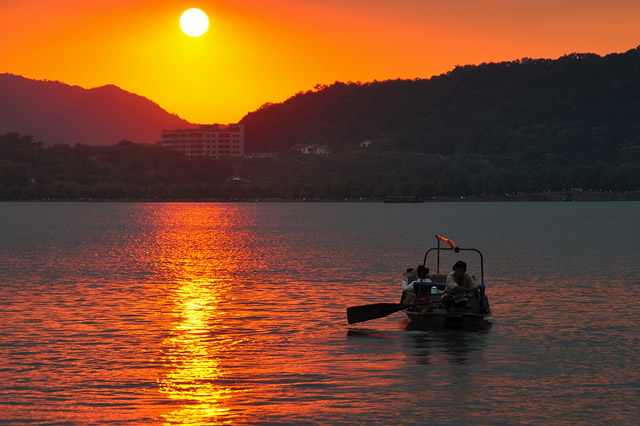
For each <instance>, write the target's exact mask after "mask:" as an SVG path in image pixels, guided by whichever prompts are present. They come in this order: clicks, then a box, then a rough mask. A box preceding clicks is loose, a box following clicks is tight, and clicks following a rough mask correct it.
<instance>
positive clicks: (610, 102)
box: [242, 48, 640, 158]
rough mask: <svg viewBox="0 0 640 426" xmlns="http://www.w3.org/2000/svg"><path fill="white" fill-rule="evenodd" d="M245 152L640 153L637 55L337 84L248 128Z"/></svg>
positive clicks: (268, 110) (265, 110) (249, 119)
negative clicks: (303, 148) (300, 147)
mask: <svg viewBox="0 0 640 426" xmlns="http://www.w3.org/2000/svg"><path fill="white" fill-rule="evenodd" d="M242 122H243V123H245V125H246V138H247V150H249V151H273V150H275V151H279V150H282V149H285V148H287V147H288V146H290V145H293V144H297V143H320V144H325V145H329V146H331V147H332V148H333V149H334V150H335V151H350V150H354V149H356V148H357V147H358V146H359V142H361V141H362V140H365V139H370V140H373V141H374V143H373V144H372V148H373V149H376V150H392V151H410V152H420V153H439V154H442V155H451V154H456V153H457V154H463V153H464V154H485V155H489V154H499V155H507V154H510V155H513V156H515V157H517V158H522V157H529V158H531V157H535V156H540V155H545V154H549V155H556V156H561V157H563V156H568V155H576V154H578V155H579V154H582V153H588V154H596V157H599V156H600V155H601V154H606V155H614V154H615V153H616V152H619V151H621V150H629V149H630V150H637V149H639V148H640V48H638V49H634V50H631V51H628V52H626V53H622V54H612V55H608V56H605V57H600V56H597V55H594V54H572V55H568V56H564V57H562V58H560V59H557V60H549V59H523V60H520V61H515V62H503V63H491V64H483V65H480V66H464V67H458V68H456V69H454V70H453V71H451V72H449V73H447V74H444V75H441V76H438V77H434V78H431V79H429V80H396V81H384V82H373V83H364V84H360V83H346V84H345V83H335V84H333V85H331V86H329V87H322V88H318V90H315V91H310V92H307V93H299V94H297V95H295V96H293V97H292V98H290V99H289V100H287V101H286V102H283V103H281V104H266V105H264V106H263V107H262V108H260V109H259V110H258V111H255V112H252V113H250V114H248V115H247V116H246V117H244V118H243V120H242Z"/></svg>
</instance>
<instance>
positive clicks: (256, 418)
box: [0, 202, 640, 425]
mask: <svg viewBox="0 0 640 426" xmlns="http://www.w3.org/2000/svg"><path fill="white" fill-rule="evenodd" d="M639 218H640V203H633V202H629V203H624V202H618V203H615V202H612V203H609V202H599V203H587V202H565V203H463V202H460V203H425V204H382V203H273V204H269V203H258V204H249V203H247V204H243V203H238V204H208V203H193V204H191V203H2V204H0V268H1V269H0V302H1V311H0V423H9V424H96V425H100V424H118V425H121V424H171V425H173V424H189V425H191V424H265V423H289V424H298V423H311V424H364V423H366V424H514V423H527V424H604V423H610V424H631V423H636V422H637V420H638V417H639V416H640V408H639V404H638V401H640V356H639V355H638V354H639V349H640V309H639V308H640V304H639V300H640V286H639V284H640V249H639V247H640V226H639V223H640V222H639ZM435 233H438V234H441V235H444V236H446V237H448V238H450V239H452V240H454V241H455V242H456V243H457V244H458V245H459V246H461V247H474V248H478V249H480V250H481V251H482V252H483V254H484V260H485V264H484V278H485V281H486V286H487V295H488V296H489V298H490V301H491V306H492V310H493V317H492V318H491V326H490V327H487V328H486V329H483V330H480V331H462V330H438V331H416V330H412V329H411V327H408V326H407V319H406V317H405V316H404V314H402V313H401V312H399V313H396V314H394V315H391V316H388V317H385V318H381V319H376V320H372V321H368V322H364V323H360V324H354V325H351V326H350V325H348V324H347V320H346V313H345V310H346V308H347V307H348V306H353V305H361V304H368V303H377V302H398V301H399V299H400V292H401V289H400V279H401V274H402V271H403V270H404V269H405V268H406V267H411V266H413V267H415V266H417V265H418V264H419V263H421V262H422V258H423V256H424V253H425V251H426V250H427V249H428V248H429V247H433V246H435V245H436V240H435V238H434V234H435ZM450 254H451V255H453V253H450ZM463 258H464V259H465V260H468V263H469V266H470V268H469V269H470V272H472V273H474V274H475V275H478V274H479V271H478V269H479V268H478V263H477V262H476V261H475V259H474V257H473V256H471V255H469V254H467V255H465V256H463ZM456 259H457V258H456V257H451V258H450V260H449V258H447V259H446V260H444V259H443V261H442V268H443V269H444V270H448V269H449V268H450V265H452V264H453V262H454V261H455V260H456ZM429 266H431V268H432V272H435V271H433V269H434V265H433V264H431V265H429ZM443 272H444V271H443Z"/></svg>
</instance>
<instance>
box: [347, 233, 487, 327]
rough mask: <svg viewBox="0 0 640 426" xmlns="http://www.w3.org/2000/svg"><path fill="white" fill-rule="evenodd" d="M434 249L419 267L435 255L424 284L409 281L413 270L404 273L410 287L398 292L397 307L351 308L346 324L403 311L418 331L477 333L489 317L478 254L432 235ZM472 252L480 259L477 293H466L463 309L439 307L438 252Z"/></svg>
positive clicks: (440, 276)
mask: <svg viewBox="0 0 640 426" xmlns="http://www.w3.org/2000/svg"><path fill="white" fill-rule="evenodd" d="M436 238H437V240H438V246H437V247H434V248H430V249H429V250H427V252H426V253H425V255H424V260H423V263H422V265H423V266H426V264H427V257H428V255H429V254H430V253H432V252H435V253H436V254H437V260H436V269H435V270H436V273H435V274H429V276H428V277H426V278H429V279H428V280H427V279H426V278H425V279H421V280H418V279H417V276H416V277H413V273H414V272H415V271H413V268H410V269H408V270H407V272H405V273H404V274H405V276H404V281H405V284H408V283H411V286H409V288H408V289H407V290H405V291H403V292H402V297H401V299H400V303H375V304H372V305H362V306H353V307H350V308H347V320H348V321H349V324H353V323H357V322H363V321H369V320H372V319H376V318H382V317H386V316H387V315H391V314H393V313H395V312H399V311H403V312H404V313H405V314H406V315H407V316H408V317H409V319H410V320H411V325H412V326H413V327H415V328H418V329H433V328H443V327H456V328H465V329H478V328H481V327H483V326H484V325H485V324H486V323H487V322H486V320H485V319H486V317H489V316H491V308H490V307H489V299H488V298H487V295H486V293H485V285H484V261H483V257H482V253H480V251H479V250H477V249H474V248H460V247H457V246H456V245H455V243H454V242H453V241H451V240H449V239H447V238H444V237H441V236H439V235H437V234H436ZM440 242H444V243H446V244H447V245H448V246H449V247H441V246H440ZM450 250H452V251H455V252H456V253H459V252H460V251H473V252H475V253H477V254H478V255H479V256H480V284H477V286H478V289H479V291H478V292H477V293H476V292H474V293H467V302H468V303H467V306H466V307H455V306H450V307H447V306H445V304H443V303H442V295H443V291H444V288H445V281H446V278H447V275H446V274H440V273H439V268H440V252H441V251H450Z"/></svg>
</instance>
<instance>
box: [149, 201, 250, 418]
mask: <svg viewBox="0 0 640 426" xmlns="http://www.w3.org/2000/svg"><path fill="white" fill-rule="evenodd" d="M174 207H175V206H173V207H172V206H171V205H169V206H167V208H165V209H163V211H162V212H160V214H158V215H156V216H155V217H156V219H157V220H158V224H157V225H158V226H157V229H158V232H159V235H158V239H159V243H160V244H159V245H160V246H161V247H163V249H164V250H163V252H162V253H161V262H160V263H161V264H162V265H164V266H165V267H166V268H167V270H166V271H165V273H166V274H167V275H168V276H172V277H173V279H174V280H175V281H174V285H173V290H172V293H173V294H171V295H170V298H171V300H172V302H173V303H174V307H173V311H172V315H173V316H174V322H173V324H172V327H171V332H170V336H169V337H168V338H166V339H165V340H164V341H163V342H162V350H163V359H162V363H163V366H164V370H163V371H164V372H163V374H162V377H160V378H159V379H158V386H159V390H160V392H161V393H162V394H164V395H166V396H167V397H168V398H169V399H171V400H173V401H175V403H176V405H177V406H178V408H176V409H175V410H172V411H170V412H168V413H165V414H163V416H162V417H163V418H164V419H165V420H166V421H167V422H169V423H170V424H210V423H211V422H215V423H218V424H219V423H220V422H223V421H224V418H225V416H226V415H227V414H228V412H229V410H230V407H229V401H230V399H231V398H232V397H233V394H234V392H235V393H237V392H242V391H238V390H233V389H232V388H231V387H229V386H227V385H224V384H223V383H224V382H222V383H220V382H221V381H222V379H224V376H225V375H226V373H225V371H224V368H223V366H222V365H221V358H223V357H225V356H229V352H232V351H233V350H234V346H235V345H236V344H238V343H239V342H240V341H241V340H239V339H238V337H237V336H236V338H234V337H231V336H230V335H229V334H226V333H225V332H224V328H223V319H222V318H221V316H222V315H221V312H220V308H219V305H220V304H221V302H223V299H224V293H225V292H226V291H227V290H226V289H228V288H229V287H230V286H231V284H232V282H231V281H232V278H231V275H230V274H231V272H233V270H234V269H235V268H236V267H235V262H234V261H233V257H232V256H230V255H229V253H230V252H232V251H233V246H230V245H229V244H228V243H229V241H227V240H226V238H227V237H228V235H227V234H225V233H223V232H221V233H213V234H212V233H204V232H202V231H203V230H204V229H205V228H207V226H209V227H210V224H211V223H222V222H226V221H227V220H228V219H229V217H228V216H227V215H229V214H232V213H233V211H232V210H231V209H206V210H203V209H201V208H194V207H193V206H189V207H188V206H185V205H182V206H180V207H179V208H174ZM227 420H228V419H227Z"/></svg>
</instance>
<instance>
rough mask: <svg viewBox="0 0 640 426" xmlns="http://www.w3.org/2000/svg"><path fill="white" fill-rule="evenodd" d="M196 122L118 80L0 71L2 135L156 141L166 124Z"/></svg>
mask: <svg viewBox="0 0 640 426" xmlns="http://www.w3.org/2000/svg"><path fill="white" fill-rule="evenodd" d="M191 127H196V125H194V124H192V123H189V122H188V121H186V120H183V119H181V118H180V117H178V116H177V115H175V114H170V113H169V112H167V111H165V110H164V109H162V108H161V107H160V106H159V105H158V104H156V103H154V102H152V101H151V100H149V99H147V98H144V97H142V96H139V95H136V94H133V93H129V92H127V91H125V90H122V89H120V88H119V87H117V86H114V85H107V86H102V87H97V88H93V89H84V88H81V87H79V86H70V85H67V84H64V83H60V82H57V81H39V80H31V79H27V78H24V77H21V76H17V75H13V74H0V134H2V133H9V132H16V133H21V134H30V135H33V136H34V138H35V139H37V140H40V141H42V142H43V143H45V144H46V145H54V144H68V145H75V144H77V143H81V144H85V145H114V144H117V143H118V142H120V141H122V140H129V141H132V142H137V143H155V142H157V141H158V140H159V139H160V135H161V132H162V130H163V129H173V128H191Z"/></svg>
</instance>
